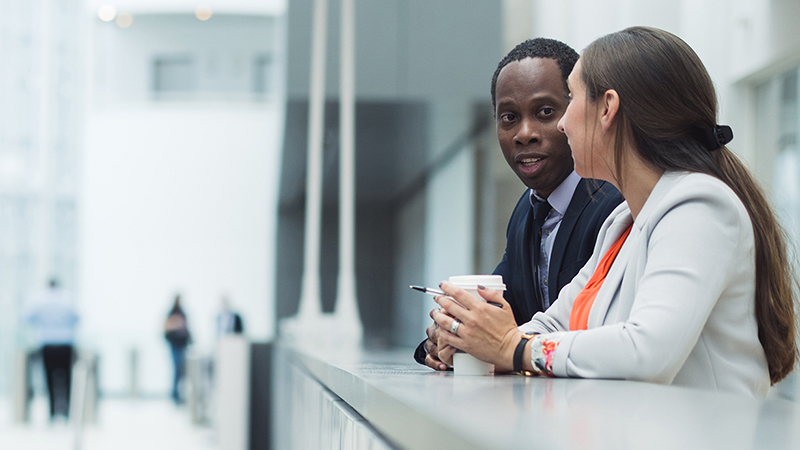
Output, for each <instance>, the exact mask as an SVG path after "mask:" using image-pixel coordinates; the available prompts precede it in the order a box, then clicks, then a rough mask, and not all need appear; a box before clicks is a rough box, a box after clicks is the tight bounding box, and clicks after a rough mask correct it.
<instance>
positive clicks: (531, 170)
mask: <svg viewBox="0 0 800 450" xmlns="http://www.w3.org/2000/svg"><path fill="white" fill-rule="evenodd" d="M545 159H546V158H544V157H540V156H527V157H524V158H519V159H518V160H517V167H519V170H520V171H521V172H522V173H523V174H524V175H525V176H529V177H530V176H534V175H536V173H537V172H538V171H539V169H540V168H541V167H542V165H543V164H544V161H545Z"/></svg>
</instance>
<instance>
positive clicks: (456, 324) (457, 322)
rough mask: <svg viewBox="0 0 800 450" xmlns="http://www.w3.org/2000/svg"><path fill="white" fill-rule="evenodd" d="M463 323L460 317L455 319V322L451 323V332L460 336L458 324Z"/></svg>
mask: <svg viewBox="0 0 800 450" xmlns="http://www.w3.org/2000/svg"><path fill="white" fill-rule="evenodd" d="M459 325H461V322H459V321H458V319H454V320H453V324H452V325H450V332H451V333H453V334H455V335H456V336H458V326H459Z"/></svg>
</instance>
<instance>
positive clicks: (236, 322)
mask: <svg viewBox="0 0 800 450" xmlns="http://www.w3.org/2000/svg"><path fill="white" fill-rule="evenodd" d="M216 322H217V324H216V325H217V338H221V337H223V336H225V335H228V334H242V332H244V326H243V324H242V316H241V315H239V313H237V312H236V311H234V310H233V308H231V302H230V300H228V297H227V296H223V297H222V301H221V303H220V310H219V313H218V314H217V319H216Z"/></svg>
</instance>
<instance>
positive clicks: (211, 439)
mask: <svg viewBox="0 0 800 450" xmlns="http://www.w3.org/2000/svg"><path fill="white" fill-rule="evenodd" d="M11 418H12V409H11V403H10V401H8V400H7V399H0V449H3V450H5V449H14V450H106V449H114V450H143V449H147V450H216V449H217V444H216V437H215V434H214V431H213V429H212V428H210V427H201V426H193V425H192V424H191V422H190V420H189V413H188V411H187V410H186V409H185V408H177V407H175V406H174V405H173V404H172V403H171V402H170V401H168V400H166V399H164V400H160V399H159V400H149V399H148V400H130V399H105V400H102V401H101V402H100V405H99V412H98V423H97V424H93V425H92V424H89V425H86V426H85V428H84V430H83V434H82V439H81V442H80V443H81V445H80V448H78V447H76V446H75V443H76V439H75V437H76V431H75V428H74V427H73V426H72V425H71V424H68V423H66V422H64V421H56V422H55V423H50V422H49V420H48V418H47V402H46V399H44V398H36V399H35V400H34V402H33V406H32V410H31V421H30V423H28V424H16V423H13V421H12V419H11Z"/></svg>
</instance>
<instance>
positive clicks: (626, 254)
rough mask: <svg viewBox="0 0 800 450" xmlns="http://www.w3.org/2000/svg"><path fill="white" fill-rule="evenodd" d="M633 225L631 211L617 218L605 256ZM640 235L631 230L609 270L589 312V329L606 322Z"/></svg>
mask: <svg viewBox="0 0 800 450" xmlns="http://www.w3.org/2000/svg"><path fill="white" fill-rule="evenodd" d="M632 223H633V217H632V216H631V213H630V210H628V211H625V212H624V213H622V214H620V215H619V216H617V218H616V220H615V221H614V223H613V224H611V226H610V227H609V228H608V231H607V232H606V236H608V238H607V239H605V243H604V244H607V245H603V247H604V249H603V252H604V254H605V252H606V251H607V249H608V248H610V247H611V245H612V244H613V243H614V242H616V240H617V238H619V236H620V235H621V234H622V233H623V232H624V231H625V229H626V228H628V226H630V225H631V224H632ZM639 235H640V230H639V229H638V228H637V227H636V226H634V227H633V229H631V233H630V234H629V235H628V237H627V238H626V239H625V243H624V244H623V245H622V248H621V249H620V251H619V253H618V254H617V257H616V259H614V262H613V263H612V264H611V269H609V271H608V273H607V274H606V279H605V280H603V285H602V286H601V287H600V291H599V292H598V293H597V297H596V298H595V299H594V304H593V305H592V309H591V311H589V320H588V327H589V328H593V327H598V326H600V325H602V324H603V323H604V322H605V319H606V315H607V314H608V310H609V307H610V306H611V301H612V300H613V299H614V297H616V293H617V291H618V290H619V288H620V285H621V284H622V277H623V275H624V274H625V269H626V268H627V267H628V261H629V260H630V254H631V251H632V250H631V249H632V248H633V247H635V246H636V244H635V243H636V240H637V239H638V237H639ZM609 239H610V240H609Z"/></svg>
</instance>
